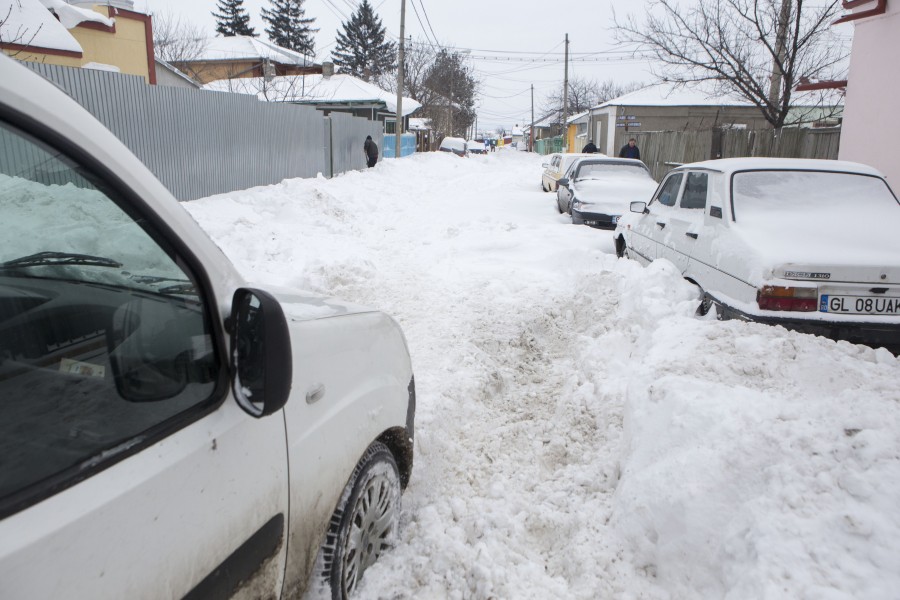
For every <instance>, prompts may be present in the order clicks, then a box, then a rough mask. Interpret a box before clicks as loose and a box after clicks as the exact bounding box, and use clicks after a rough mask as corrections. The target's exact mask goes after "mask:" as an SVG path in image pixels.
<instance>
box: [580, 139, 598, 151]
mask: <svg viewBox="0 0 900 600" xmlns="http://www.w3.org/2000/svg"><path fill="white" fill-rule="evenodd" d="M581 151H582V152H583V153H584V154H594V153H596V152H597V146H595V145H594V140H588V143H587V144H585V146H584V148H582V149H581Z"/></svg>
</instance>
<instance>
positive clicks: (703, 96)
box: [570, 83, 843, 122]
mask: <svg viewBox="0 0 900 600" xmlns="http://www.w3.org/2000/svg"><path fill="white" fill-rule="evenodd" d="M823 100H824V104H825V105H829V106H837V105H840V104H843V101H842V98H841V96H840V94H836V93H833V90H832V91H831V93H826V94H823V93H821V92H818V91H816V92H799V93H797V92H795V93H794V94H793V96H792V102H791V105H792V106H819V105H822V104H823ZM608 106H746V107H753V108H755V107H756V105H755V104H753V103H752V102H750V101H749V100H747V99H746V98H739V97H736V96H730V95H727V94H716V93H714V92H710V91H707V90H703V89H699V88H690V87H687V86H683V85H675V84H663V83H657V84H654V85H648V86H647V87H643V88H641V89H639V90H635V91H633V92H629V93H627V94H624V95H622V96H619V97H618V98H613V99H612V100H608V101H606V102H604V103H602V104H599V105H597V106H594V107H593V109H601V108H606V107H608ZM593 109H592V110H593ZM570 122H571V120H570Z"/></svg>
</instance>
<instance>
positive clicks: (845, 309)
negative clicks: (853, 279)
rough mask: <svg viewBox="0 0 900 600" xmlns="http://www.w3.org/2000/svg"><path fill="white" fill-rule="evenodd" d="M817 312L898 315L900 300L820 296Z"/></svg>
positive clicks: (877, 297) (871, 297)
mask: <svg viewBox="0 0 900 600" xmlns="http://www.w3.org/2000/svg"><path fill="white" fill-rule="evenodd" d="M819 312H827V313H837V314H845V315H900V298H888V297H884V296H835V295H833V294H822V296H821V297H820V298H819Z"/></svg>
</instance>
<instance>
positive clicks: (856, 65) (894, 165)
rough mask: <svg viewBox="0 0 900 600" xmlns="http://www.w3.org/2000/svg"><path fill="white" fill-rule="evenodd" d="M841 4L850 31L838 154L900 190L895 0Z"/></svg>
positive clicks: (899, 5)
mask: <svg viewBox="0 0 900 600" xmlns="http://www.w3.org/2000/svg"><path fill="white" fill-rule="evenodd" d="M844 4H845V5H852V10H853V13H852V14H850V15H848V16H849V20H852V21H853V23H854V24H855V27H856V31H855V32H854V34H853V50H852V52H851V54H850V74H849V77H848V80H847V96H846V99H845V106H844V123H843V126H842V129H841V149H840V158H841V159H842V160H852V161H856V162H861V163H866V164H869V165H872V166H873V167H875V168H877V169H878V170H880V171H881V172H882V173H884V174H885V175H887V177H888V181H889V182H890V183H891V187H892V188H894V191H895V192H898V193H900V118H898V117H897V99H898V98H900V67H898V65H897V60H898V57H900V0H862V1H860V0H854V1H852V2H845V3H844ZM864 15H865V16H864ZM845 19H846V17H845Z"/></svg>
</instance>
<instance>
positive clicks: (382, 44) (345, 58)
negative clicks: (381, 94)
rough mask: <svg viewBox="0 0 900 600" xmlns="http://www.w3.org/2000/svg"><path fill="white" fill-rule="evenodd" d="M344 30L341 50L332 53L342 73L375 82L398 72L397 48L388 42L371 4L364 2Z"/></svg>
mask: <svg viewBox="0 0 900 600" xmlns="http://www.w3.org/2000/svg"><path fill="white" fill-rule="evenodd" d="M343 26H344V31H343V32H338V36H337V47H336V48H335V50H334V52H332V57H333V58H334V64H335V65H337V66H338V67H339V68H340V71H341V72H342V73H348V74H350V75H353V76H354V77H359V78H360V79H363V80H365V81H372V80H373V79H375V78H377V77H378V76H379V75H382V74H384V73H389V72H390V71H393V70H394V69H395V68H396V66H397V62H396V49H395V44H394V42H391V41H385V40H384V37H385V33H386V32H385V28H384V25H382V24H381V19H380V18H378V17H377V16H375V12H374V11H373V10H372V6H371V5H370V4H369V0H363V1H362V2H361V3H360V5H359V8H358V9H357V10H356V12H355V13H353V15H351V17H350V21H349V22H347V23H343Z"/></svg>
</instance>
